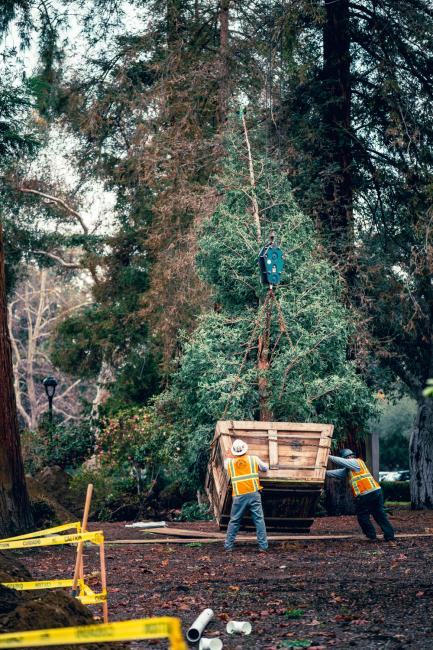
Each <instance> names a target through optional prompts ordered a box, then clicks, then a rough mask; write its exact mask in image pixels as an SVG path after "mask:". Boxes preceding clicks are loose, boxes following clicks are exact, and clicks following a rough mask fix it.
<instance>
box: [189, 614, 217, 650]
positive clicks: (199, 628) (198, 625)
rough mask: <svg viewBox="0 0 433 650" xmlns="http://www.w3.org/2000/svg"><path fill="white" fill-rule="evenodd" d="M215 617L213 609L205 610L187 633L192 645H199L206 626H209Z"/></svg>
mask: <svg viewBox="0 0 433 650" xmlns="http://www.w3.org/2000/svg"><path fill="white" fill-rule="evenodd" d="M213 616H214V613H213V611H212V610H211V609H204V610H203V611H202V613H201V614H200V616H198V617H197V618H196V619H195V621H194V623H193V624H192V625H191V627H190V628H189V630H188V632H187V633H186V638H187V639H188V641H189V642H190V643H197V642H198V641H199V640H200V638H201V635H202V634H203V630H204V629H205V627H206V625H208V623H209V621H210V620H211V619H212V618H213Z"/></svg>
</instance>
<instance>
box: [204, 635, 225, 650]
mask: <svg viewBox="0 0 433 650" xmlns="http://www.w3.org/2000/svg"><path fill="white" fill-rule="evenodd" d="M222 647H223V642H222V641H221V639H207V638H205V637H204V636H203V637H202V638H201V639H200V644H199V646H198V650H221V648H222Z"/></svg>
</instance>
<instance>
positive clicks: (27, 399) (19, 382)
mask: <svg viewBox="0 0 433 650" xmlns="http://www.w3.org/2000/svg"><path fill="white" fill-rule="evenodd" d="M28 275H29V277H28V278H27V279H26V280H24V281H23V282H21V283H20V284H19V285H18V286H17V288H16V290H15V292H14V293H13V295H12V296H11V297H10V299H9V304H8V326H9V332H10V336H11V341H12V350H13V362H14V379H15V395H16V399H17V407H18V414H19V417H20V420H21V422H22V423H23V424H24V426H25V427H26V428H27V429H31V430H35V429H36V428H37V426H38V422H39V419H40V417H41V415H42V414H43V413H44V412H45V411H46V408H47V399H46V395H45V390H44V388H43V386H42V380H43V378H44V377H47V376H48V375H55V377H56V379H57V381H58V387H57V390H56V399H55V400H54V404H53V408H54V412H55V413H57V414H59V415H60V416H61V417H62V419H64V420H65V421H68V420H77V419H79V417H80V414H81V411H82V403H81V400H82V399H87V401H90V402H91V401H92V399H93V397H94V395H93V394H92V393H91V392H90V391H89V386H86V385H85V384H83V382H82V380H81V379H76V378H72V377H71V376H66V375H63V374H62V373H60V372H59V370H58V369H57V368H55V367H54V366H53V364H52V362H51V359H50V357H49V353H50V339H51V337H52V336H53V335H54V330H55V328H56V327H57V326H58V325H59V323H60V322H61V321H62V320H64V319H65V318H67V317H68V316H69V315H70V314H71V313H73V312H75V311H77V310H78V309H80V308H81V307H83V305H88V304H89V301H90V296H89V295H88V294H87V295H86V293H85V291H84V290H82V291H80V290H77V289H78V287H77V285H75V286H74V285H73V284H72V283H70V284H69V286H68V284H67V282H66V281H65V278H63V279H61V278H60V277H59V276H58V275H56V274H55V273H53V272H52V271H49V270H48V269H47V268H44V269H41V270H37V271H33V272H32V273H31V272H30V269H29V272H28Z"/></svg>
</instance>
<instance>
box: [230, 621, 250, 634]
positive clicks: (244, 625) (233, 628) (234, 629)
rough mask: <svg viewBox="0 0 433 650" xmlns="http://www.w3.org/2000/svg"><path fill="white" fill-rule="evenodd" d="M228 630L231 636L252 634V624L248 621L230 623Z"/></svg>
mask: <svg viewBox="0 0 433 650" xmlns="http://www.w3.org/2000/svg"><path fill="white" fill-rule="evenodd" d="M226 630H227V632H228V633H229V634H251V630H252V627H251V623H248V621H229V622H228V623H227V627H226Z"/></svg>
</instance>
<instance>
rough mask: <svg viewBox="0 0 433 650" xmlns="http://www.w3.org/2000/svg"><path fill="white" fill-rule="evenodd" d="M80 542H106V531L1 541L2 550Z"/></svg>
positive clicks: (0, 549) (0, 548) (0, 547)
mask: <svg viewBox="0 0 433 650" xmlns="http://www.w3.org/2000/svg"><path fill="white" fill-rule="evenodd" d="M79 542H92V543H93V544H103V543H104V533H103V532H102V530H98V531H96V532H94V533H77V534H76V535H59V536H58V537H40V538H38V539H22V540H17V541H16V542H0V551H3V550H5V549H13V548H33V547H36V546H58V545H60V544H77V543H79Z"/></svg>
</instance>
